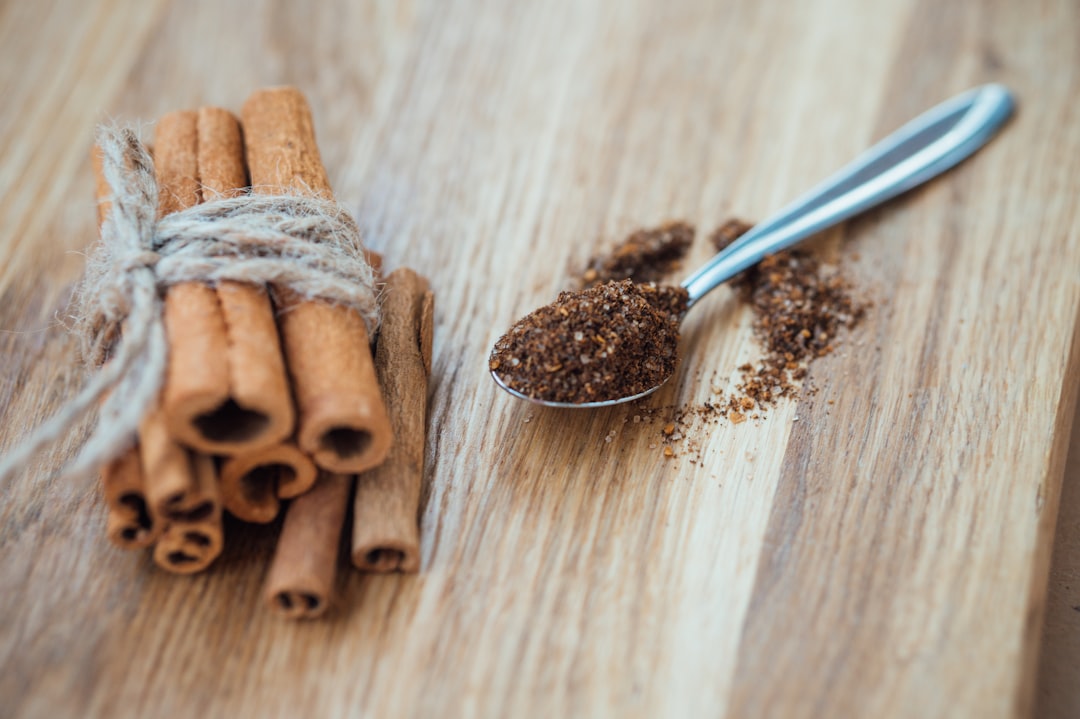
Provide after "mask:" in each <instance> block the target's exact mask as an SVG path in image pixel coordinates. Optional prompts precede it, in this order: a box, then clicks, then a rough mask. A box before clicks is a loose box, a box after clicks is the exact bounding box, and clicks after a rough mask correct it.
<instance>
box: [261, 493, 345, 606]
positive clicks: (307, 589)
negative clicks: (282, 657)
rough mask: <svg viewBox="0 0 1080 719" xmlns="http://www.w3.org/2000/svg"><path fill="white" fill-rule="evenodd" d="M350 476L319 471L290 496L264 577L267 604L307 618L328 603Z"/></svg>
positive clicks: (332, 589) (330, 596) (332, 593)
mask: <svg viewBox="0 0 1080 719" xmlns="http://www.w3.org/2000/svg"><path fill="white" fill-rule="evenodd" d="M351 487H352V477H350V476H346V475H341V474H333V473H330V472H321V473H320V474H319V479H318V480H317V481H316V482H315V486H314V487H313V488H312V489H311V491H309V492H307V493H306V494H302V495H300V496H299V497H297V498H296V499H294V500H292V504H291V505H289V508H288V510H286V512H285V526H284V527H282V530H281V537H280V538H279V539H278V544H277V549H276V550H275V552H274V560H273V563H272V564H271V565H270V573H269V575H268V577H267V582H266V601H267V603H268V604H269V606H270V608H271V609H272V610H273V611H275V612H277V613H278V614H280V615H282V616H284V617H287V618H289V619H312V618H314V617H317V616H319V615H321V614H323V613H324V612H326V610H327V609H328V608H329V607H330V605H331V604H332V603H333V596H334V581H335V577H336V574H337V564H338V553H339V551H340V544H341V529H342V525H343V524H344V523H345V508H346V506H347V505H348V502H349V491H350V489H351Z"/></svg>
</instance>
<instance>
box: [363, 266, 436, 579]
mask: <svg viewBox="0 0 1080 719" xmlns="http://www.w3.org/2000/svg"><path fill="white" fill-rule="evenodd" d="M433 308H434V301H433V296H432V293H431V290H430V289H429V288H428V283H427V281H426V280H425V279H424V278H423V277H421V276H420V275H418V274H416V273H415V272H413V271H412V270H410V269H408V268H401V269H398V270H395V271H394V272H392V273H390V275H389V276H388V277H387V278H386V285H385V288H384V290H383V303H382V323H381V326H380V329H379V337H378V341H377V343H376V349H375V367H376V370H377V371H378V375H379V384H380V386H381V387H382V391H383V396H384V397H385V398H386V403H387V406H388V408H389V411H390V422H391V424H392V426H393V430H394V445H393V446H392V447H391V448H390V453H389V454H388V455H387V457H386V461H385V462H383V463H382V464H381V465H379V466H378V467H376V468H374V469H372V470H369V471H367V472H365V473H363V474H361V475H360V476H359V477H358V478H357V482H356V495H355V498H354V499H353V537H352V562H353V564H354V565H355V566H356V567H357V568H358V569H361V570H363V571H369V572H395V571H400V572H416V571H418V570H419V568H420V529H419V526H418V511H419V506H420V490H421V484H422V481H423V477H424V450H425V445H426V421H427V387H428V376H429V374H430V373H431V345H432V328H433Z"/></svg>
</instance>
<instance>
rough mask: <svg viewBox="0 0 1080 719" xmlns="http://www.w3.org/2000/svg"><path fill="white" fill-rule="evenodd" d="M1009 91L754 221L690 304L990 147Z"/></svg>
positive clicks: (960, 103) (694, 280) (937, 121)
mask: <svg viewBox="0 0 1080 719" xmlns="http://www.w3.org/2000/svg"><path fill="white" fill-rule="evenodd" d="M1013 106H1014V100H1013V96H1012V93H1011V92H1009V90H1008V89H1006V88H1005V87H1003V86H1001V85H997V84H990V85H982V86H981V87H976V88H974V89H972V90H968V91H967V92H964V93H962V94H960V95H957V96H956V97H954V98H952V99H951V100H946V101H945V102H943V103H941V104H940V105H938V106H937V107H934V108H932V109H930V110H928V111H926V112H924V113H923V114H922V115H920V116H919V117H917V118H915V119H914V120H912V121H911V122H909V123H907V124H906V125H904V126H903V127H901V128H900V129H899V130H897V131H896V132H894V133H893V134H891V135H889V136H888V137H886V138H885V139H884V140H882V141H880V142H878V143H877V144H876V145H874V146H873V147H871V148H870V149H869V150H867V151H866V152H864V153H863V154H862V155H860V156H859V157H857V158H855V160H854V161H853V162H851V164H849V165H848V166H847V167H845V168H844V169H842V170H840V171H839V172H837V173H836V174H835V175H833V176H832V177H830V178H829V179H827V180H825V181H824V182H823V183H821V184H820V185H818V186H817V187H816V188H814V189H813V190H811V191H810V192H808V193H807V194H805V195H803V196H802V197H800V198H799V199H798V200H796V201H794V202H792V203H791V204H790V205H788V206H787V207H785V208H784V209H782V210H781V211H780V212H779V213H777V214H776V215H774V216H772V217H770V218H769V219H767V220H765V221H764V222H762V223H760V224H758V225H755V226H754V228H753V229H751V230H750V231H748V232H747V233H746V234H744V235H743V236H742V237H740V238H739V239H738V240H736V241H735V242H733V243H732V244H731V245H729V246H728V247H726V248H725V249H724V250H723V251H722V252H720V253H719V254H717V255H716V256H715V257H713V258H712V259H711V260H709V262H708V263H707V264H706V265H705V266H704V267H702V268H701V269H700V270H698V271H697V272H695V273H694V274H693V275H691V276H690V277H689V278H688V279H687V280H685V281H684V282H683V283H682V286H683V287H685V288H686V290H687V292H688V293H689V295H690V300H689V302H688V304H687V309H689V308H691V307H693V306H694V305H695V304H697V302H698V300H700V299H701V298H702V297H704V296H705V295H706V294H708V293H709V292H710V291H711V290H713V289H714V288H715V287H717V286H719V285H720V284H722V283H723V282H726V281H727V280H729V279H731V278H732V277H734V276H735V275H737V274H739V273H740V272H742V271H743V270H745V269H746V268H747V267H750V266H751V265H753V264H756V263H757V262H759V261H760V260H761V259H763V258H764V257H766V256H767V255H771V254H774V253H776V252H779V251H780V250H784V249H787V248H788V247H791V246H792V245H794V244H796V243H797V242H799V241H800V240H803V239H806V238H807V237H810V236H811V235H814V234H817V233H818V232H821V231H822V230H825V229H828V228H829V227H832V226H833V225H836V224H839V223H840V222H843V221H844V220H847V219H849V218H851V217H854V216H855V215H858V214H859V213H861V212H865V211H866V210H869V209H870V208H872V207H876V206H877V205H880V204H881V203H883V202H885V201H886V200H891V199H892V198H894V197H896V196H897V195H899V194H901V193H903V192H906V191H907V190H910V189H912V188H913V187H916V186H917V185H921V184H922V183H924V182H926V181H927V180H929V179H931V178H933V177H936V176H937V175H939V174H941V173H942V172H945V171H946V170H948V169H950V168H952V167H953V166H955V165H957V164H958V163H960V162H961V161H962V160H964V159H966V158H967V157H969V156H970V155H972V154H973V153H974V152H975V151H976V150H978V149H979V148H980V147H982V146H983V145H985V144H986V142H987V141H989V140H990V138H991V137H993V136H994V133H995V132H997V130H998V129H999V128H1000V127H1001V126H1002V125H1003V124H1004V123H1005V121H1006V120H1007V119H1008V118H1009V115H1011V114H1012V111H1013ZM491 376H492V377H493V378H494V380H495V383H496V384H498V385H499V386H500V387H502V388H503V389H505V390H506V391H507V392H509V393H510V394H512V395H514V396H515V397H517V398H519V399H524V400H527V401H529V402H532V403H534V404H539V405H544V406H546V407H577V408H586V407H610V406H612V405H616V404H622V403H623V402H631V401H633V400H636V399H640V398H642V397H644V396H646V395H648V394H651V393H653V392H655V391H656V390H657V389H659V388H660V387H661V386H663V384H664V382H666V381H667V379H665V380H664V382H661V383H660V384H658V385H657V386H656V387H653V388H652V389H649V390H646V391H644V392H641V393H639V394H635V395H631V396H628V397H619V398H617V399H611V400H606V401H603V402H582V403H570V402H550V401H547V400H541V399H535V398H533V397H529V396H528V395H525V394H523V393H521V392H518V391H517V390H515V389H512V388H511V387H508V386H507V385H506V384H505V383H503V381H502V379H501V378H500V377H499V375H498V374H496V373H495V371H494V370H492V372H491Z"/></svg>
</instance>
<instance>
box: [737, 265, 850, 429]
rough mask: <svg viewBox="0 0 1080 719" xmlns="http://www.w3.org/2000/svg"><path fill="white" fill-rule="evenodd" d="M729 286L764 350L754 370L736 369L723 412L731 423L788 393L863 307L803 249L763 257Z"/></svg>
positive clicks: (846, 286)
mask: <svg viewBox="0 0 1080 719" xmlns="http://www.w3.org/2000/svg"><path fill="white" fill-rule="evenodd" d="M733 283H734V286H735V290H736V292H737V293H738V295H739V297H740V298H741V299H742V300H743V301H745V302H747V303H748V304H749V305H750V306H751V309H752V310H753V312H754V334H755V335H756V336H757V338H758V340H759V341H760V342H761V345H762V348H763V350H764V352H765V356H764V357H763V358H762V359H761V360H760V361H759V362H758V364H757V366H756V367H755V366H754V365H751V364H745V365H742V366H741V367H739V371H740V372H741V373H742V377H743V381H742V383H741V384H739V385H738V390H739V392H740V393H741V396H739V397H732V398H731V400H730V402H729V413H728V416H729V419H731V420H732V421H736V418H737V417H739V416H744V415H745V412H746V411H747V410H751V409H753V408H754V407H755V406H758V405H760V406H765V405H769V404H772V403H774V402H775V401H776V400H777V399H778V398H779V397H786V396H790V395H792V394H794V392H795V391H796V390H797V389H798V383H799V382H800V381H801V380H802V379H804V378H805V376H806V370H807V368H806V365H807V363H808V362H809V361H810V360H812V359H814V358H816V357H824V356H825V355H827V354H829V353H830V352H832V351H833V348H834V342H835V340H836V336H837V334H838V333H839V332H840V330H841V329H850V328H852V327H854V326H855V325H856V324H857V323H858V321H859V320H860V319H861V318H862V317H863V315H864V313H865V311H866V308H865V305H864V304H863V303H861V302H859V301H857V300H856V299H855V298H854V296H853V294H852V288H851V284H850V283H849V282H848V281H847V280H846V279H845V278H844V277H843V276H842V275H841V274H840V273H839V272H838V271H835V270H833V271H826V270H825V268H823V267H822V265H821V263H820V261H819V260H818V259H817V258H816V257H814V256H813V255H811V254H809V253H807V252H805V251H799V250H789V251H787V252H780V253H778V254H776V255H772V256H769V257H766V258H765V259H764V260H762V261H761V262H760V263H758V264H757V265H755V266H754V267H751V268H749V269H748V270H746V272H744V273H743V274H742V275H740V276H739V277H738V278H736V279H735V280H734V281H733ZM739 421H741V420H739Z"/></svg>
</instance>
